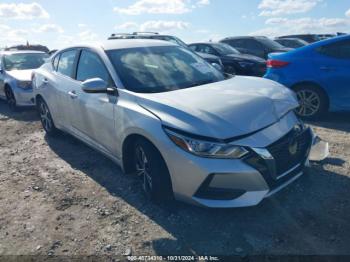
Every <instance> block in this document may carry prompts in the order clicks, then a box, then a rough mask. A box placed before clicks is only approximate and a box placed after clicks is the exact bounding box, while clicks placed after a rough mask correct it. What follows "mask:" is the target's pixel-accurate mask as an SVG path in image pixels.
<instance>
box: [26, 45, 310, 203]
mask: <svg viewBox="0 0 350 262" xmlns="http://www.w3.org/2000/svg"><path fill="white" fill-rule="evenodd" d="M33 85H34V90H35V100H36V104H37V107H38V109H39V113H40V118H41V121H42V124H43V128H44V129H45V131H46V132H47V134H48V135H53V134H54V133H55V132H57V129H61V130H64V131H66V132H68V133H70V134H72V135H74V136H76V137H77V138H79V139H80V140H82V141H84V142H85V143H87V144H89V145H90V146H91V147H93V148H95V149H97V150H99V151H100V152H102V153H104V154H105V155H107V156H109V157H110V158H111V159H113V160H114V161H115V162H117V163H118V164H119V165H121V166H122V169H123V170H124V171H125V172H126V173H131V174H136V175H139V176H140V178H142V181H143V189H144V191H145V192H146V195H147V196H149V197H150V198H151V199H153V200H155V201H161V200H166V199H171V198H172V197H173V196H175V198H176V199H178V200H183V201H187V202H189V203H192V204H197V205H201V206H206V207H215V208H218V207H221V208H228V207H241V206H252V205H256V204H258V203H259V202H260V201H262V200H263V199H264V198H266V197H268V196H270V195H272V194H274V193H275V192H277V191H279V190H281V189H282V188H284V187H285V186H287V185H288V184H290V183H291V182H292V181H294V180H296V179H297V178H298V177H300V176H301V175H302V174H303V169H304V166H305V165H307V163H308V156H309V152H310V147H311V144H312V140H313V134H312V131H311V129H309V128H308V127H306V126H304V125H303V123H302V122H301V121H300V120H299V119H298V118H297V117H296V116H295V114H294V111H293V110H294V109H295V108H296V107H297V106H298V103H297V100H296V99H295V97H294V95H293V93H292V92H291V91H290V90H289V89H287V88H285V87H283V86H282V85H280V84H278V83H276V82H273V81H270V80H267V79H263V78H247V77H241V76H236V77H229V78H225V77H224V74H222V73H221V72H219V71H218V70H216V69H215V68H213V67H212V66H210V65H209V64H208V63H206V62H205V61H204V60H203V59H202V58H200V57H199V56H197V55H196V54H195V53H194V52H192V51H190V50H189V49H186V48H183V47H180V46H178V45H176V44H173V43H170V42H165V41H155V40H120V41H107V42H106V43H102V44H96V45H78V46H72V47H70V48H68V49H64V50H61V51H58V52H57V53H56V54H55V55H54V56H53V57H52V58H51V59H50V61H48V62H47V63H46V64H45V65H43V66H42V67H41V68H39V69H37V70H36V71H35V75H34V79H33Z"/></svg>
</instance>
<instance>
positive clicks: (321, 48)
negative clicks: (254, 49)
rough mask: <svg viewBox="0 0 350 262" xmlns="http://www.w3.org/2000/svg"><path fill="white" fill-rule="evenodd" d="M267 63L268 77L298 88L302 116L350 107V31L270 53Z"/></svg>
mask: <svg viewBox="0 0 350 262" xmlns="http://www.w3.org/2000/svg"><path fill="white" fill-rule="evenodd" d="M267 67H268V70H267V73H266V75H265V76H264V77H265V78H268V79H271V80H274V81H277V82H279V83H281V84H283V85H285V86H287V87H289V88H291V89H292V90H294V91H295V92H296V94H297V97H298V100H299V103H300V107H299V108H298V109H297V114H298V115H300V116H301V117H303V118H306V119H315V118H318V117H320V116H322V115H323V114H324V113H325V112H327V111H330V112H336V111H350V35H346V36H340V37H335V38H332V39H328V40H324V41H320V42H317V43H314V44H311V45H308V46H305V47H301V48H299V49H296V50H293V51H291V52H288V53H273V54H270V55H269V60H268V61H267Z"/></svg>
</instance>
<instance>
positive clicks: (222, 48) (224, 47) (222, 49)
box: [212, 44, 240, 55]
mask: <svg viewBox="0 0 350 262" xmlns="http://www.w3.org/2000/svg"><path fill="white" fill-rule="evenodd" d="M212 47H214V48H215V50H216V51H218V52H219V53H220V55H232V54H234V55H238V54H240V52H239V51H238V50H237V49H235V48H233V47H232V46H230V45H228V44H212Z"/></svg>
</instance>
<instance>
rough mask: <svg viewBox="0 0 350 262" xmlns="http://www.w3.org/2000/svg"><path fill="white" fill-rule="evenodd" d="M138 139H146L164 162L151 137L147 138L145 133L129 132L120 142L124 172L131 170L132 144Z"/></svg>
mask: <svg viewBox="0 0 350 262" xmlns="http://www.w3.org/2000/svg"><path fill="white" fill-rule="evenodd" d="M139 139H142V140H144V141H147V142H148V143H150V144H151V145H152V146H153V147H154V148H155V149H156V150H157V152H158V153H159V155H160V156H161V158H162V160H163V161H164V163H165V164H166V162H165V160H164V157H163V155H162V153H161V152H160V151H159V149H158V148H157V146H156V145H155V144H154V143H153V142H152V141H151V139H149V138H147V137H146V136H145V135H142V134H138V133H132V134H129V135H128V136H127V137H126V138H125V139H124V140H123V144H122V165H123V170H124V172H125V173H126V174H130V173H132V172H133V166H132V164H133V149H134V148H133V146H134V144H135V142H136V141H137V140H139Z"/></svg>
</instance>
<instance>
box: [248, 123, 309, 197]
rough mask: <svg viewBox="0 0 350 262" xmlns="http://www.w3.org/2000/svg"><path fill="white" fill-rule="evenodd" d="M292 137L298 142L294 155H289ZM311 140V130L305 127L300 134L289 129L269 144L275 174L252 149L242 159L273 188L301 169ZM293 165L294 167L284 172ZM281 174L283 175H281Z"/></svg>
mask: <svg viewBox="0 0 350 262" xmlns="http://www.w3.org/2000/svg"><path fill="white" fill-rule="evenodd" d="M292 138H294V139H295V140H296V141H297V143H298V148H297V150H296V154H295V155H291V154H290V152H289V150H288V147H289V143H290V141H291V139H292ZM311 142H312V135H311V130H310V129H306V130H304V131H303V132H302V133H300V134H296V132H295V131H294V130H293V131H290V132H289V133H288V134H287V135H285V136H284V137H282V138H281V139H279V140H277V141H276V142H275V143H273V144H271V145H270V146H269V147H268V148H267V149H268V150H269V152H270V154H271V155H272V156H273V157H274V159H275V160H274V163H275V168H276V174H273V172H271V170H269V168H268V165H267V163H266V160H264V159H263V158H262V157H261V156H260V155H258V154H257V153H255V152H254V151H251V152H250V153H249V155H247V156H246V157H245V158H244V161H245V162H246V163H247V164H249V165H250V166H252V167H254V168H255V169H257V170H258V171H259V172H260V174H261V175H262V176H263V177H264V179H265V181H266V183H267V184H268V185H269V187H270V190H274V189H276V188H278V187H279V186H281V185H283V184H284V183H286V182H288V181H289V180H290V179H292V178H293V177H295V176H296V175H298V174H300V172H302V171H303V169H304V163H305V161H306V159H307V156H308V151H309V149H310V147H311ZM298 165H299V166H298ZM294 167H296V168H295V169H293V170H292V171H291V172H289V173H286V172H288V171H289V170H291V169H292V168H294ZM281 175H283V177H282V176H281ZM279 177H280V178H279Z"/></svg>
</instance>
